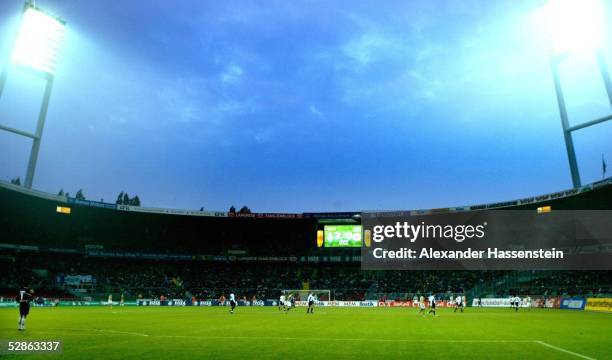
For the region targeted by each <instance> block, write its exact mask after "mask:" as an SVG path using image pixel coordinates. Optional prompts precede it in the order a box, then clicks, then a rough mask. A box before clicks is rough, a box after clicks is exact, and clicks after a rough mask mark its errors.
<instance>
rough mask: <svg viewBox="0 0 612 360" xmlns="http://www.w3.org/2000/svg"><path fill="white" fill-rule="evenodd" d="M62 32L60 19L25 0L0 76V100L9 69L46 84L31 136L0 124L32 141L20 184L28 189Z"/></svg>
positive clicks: (62, 35) (1, 128) (63, 22)
mask: <svg viewBox="0 0 612 360" xmlns="http://www.w3.org/2000/svg"><path fill="white" fill-rule="evenodd" d="M65 33H66V22H65V21H64V20H62V19H60V18H58V17H55V16H53V15H50V14H48V13H47V12H45V11H43V10H42V9H40V8H38V7H37V6H35V5H34V3H33V2H32V1H30V0H28V1H26V3H25V5H24V7H23V12H22V17H21V26H20V28H19V33H18V35H17V38H16V40H15V44H14V45H13V51H12V55H11V58H10V60H9V61H8V62H7V64H6V65H5V67H4V69H3V70H2V74H0V97H2V93H3V91H4V87H5V85H6V79H7V77H8V74H9V70H12V69H13V68H15V69H19V70H22V71H25V72H28V73H30V74H33V75H35V76H37V77H39V78H41V79H43V80H45V81H46V86H45V92H44V95H43V99H42V103H41V106H40V112H39V114H38V121H37V124H36V131H35V132H34V133H33V134H32V133H30V132H28V131H24V130H20V129H15V128H11V127H8V126H4V125H2V124H0V130H6V131H9V132H12V133H14V134H17V135H22V136H25V137H29V138H31V139H32V150H31V151H30V160H29V161H28V169H27V172H26V177H25V183H24V185H25V187H27V188H31V187H32V182H33V180H34V171H35V170H36V160H37V159H38V151H39V150H40V142H41V139H42V134H43V129H44V126H45V119H46V117H47V109H48V108H49V99H50V98H51V89H52V88H53V79H54V76H55V68H56V66H57V61H58V58H59V55H60V47H61V45H62V41H63V39H64V35H65Z"/></svg>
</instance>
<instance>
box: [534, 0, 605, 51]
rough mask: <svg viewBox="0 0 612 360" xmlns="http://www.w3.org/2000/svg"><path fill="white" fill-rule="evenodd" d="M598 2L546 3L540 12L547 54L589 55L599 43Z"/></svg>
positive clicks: (552, 0) (560, 0) (553, 0)
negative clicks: (584, 53)
mask: <svg viewBox="0 0 612 360" xmlns="http://www.w3.org/2000/svg"><path fill="white" fill-rule="evenodd" d="M602 14H603V10H602V5H601V1H600V0H550V1H549V2H547V3H546V4H545V5H544V6H543V7H542V8H541V9H540V13H539V15H540V18H541V22H542V25H543V26H544V29H545V32H546V35H547V38H548V39H547V40H548V45H549V46H550V51H551V53H552V54H553V55H554V56H560V55H564V54H567V53H568V52H582V51H592V50H595V49H597V48H599V46H600V45H601V43H602V37H603V33H604V27H603V16H602Z"/></svg>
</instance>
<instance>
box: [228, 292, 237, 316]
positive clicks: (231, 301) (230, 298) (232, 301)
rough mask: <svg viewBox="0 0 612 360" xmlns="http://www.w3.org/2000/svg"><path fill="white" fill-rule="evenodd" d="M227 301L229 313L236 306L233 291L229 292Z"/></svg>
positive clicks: (232, 311)
mask: <svg viewBox="0 0 612 360" xmlns="http://www.w3.org/2000/svg"><path fill="white" fill-rule="evenodd" d="M229 303H230V307H231V308H230V314H233V313H234V309H235V308H236V305H237V303H236V296H235V295H234V293H230V296H229Z"/></svg>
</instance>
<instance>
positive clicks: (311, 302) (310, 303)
mask: <svg viewBox="0 0 612 360" xmlns="http://www.w3.org/2000/svg"><path fill="white" fill-rule="evenodd" d="M314 302H315V297H314V295H312V293H309V294H308V309H306V314H312V313H313V311H314Z"/></svg>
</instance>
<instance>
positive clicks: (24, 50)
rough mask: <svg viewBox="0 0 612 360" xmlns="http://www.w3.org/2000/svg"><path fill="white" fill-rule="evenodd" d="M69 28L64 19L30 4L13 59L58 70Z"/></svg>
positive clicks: (50, 70) (45, 71) (28, 65)
mask: <svg viewBox="0 0 612 360" xmlns="http://www.w3.org/2000/svg"><path fill="white" fill-rule="evenodd" d="M65 32H66V24H65V23H64V22H63V21H62V20H60V19H57V18H55V17H53V16H51V15H49V14H47V13H45V12H43V11H42V10H40V9H38V8H35V7H33V6H26V8H25V10H24V13H23V18H22V22H21V27H20V29H19V34H18V35H17V41H16V42H15V48H14V50H13V56H12V58H11V62H12V63H13V64H15V65H21V66H26V67H30V68H32V69H35V70H38V71H42V72H44V73H47V74H51V75H52V74H54V73H55V68H56V66H57V60H58V58H59V54H60V47H61V45H62V41H63V39H64V35H65Z"/></svg>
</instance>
